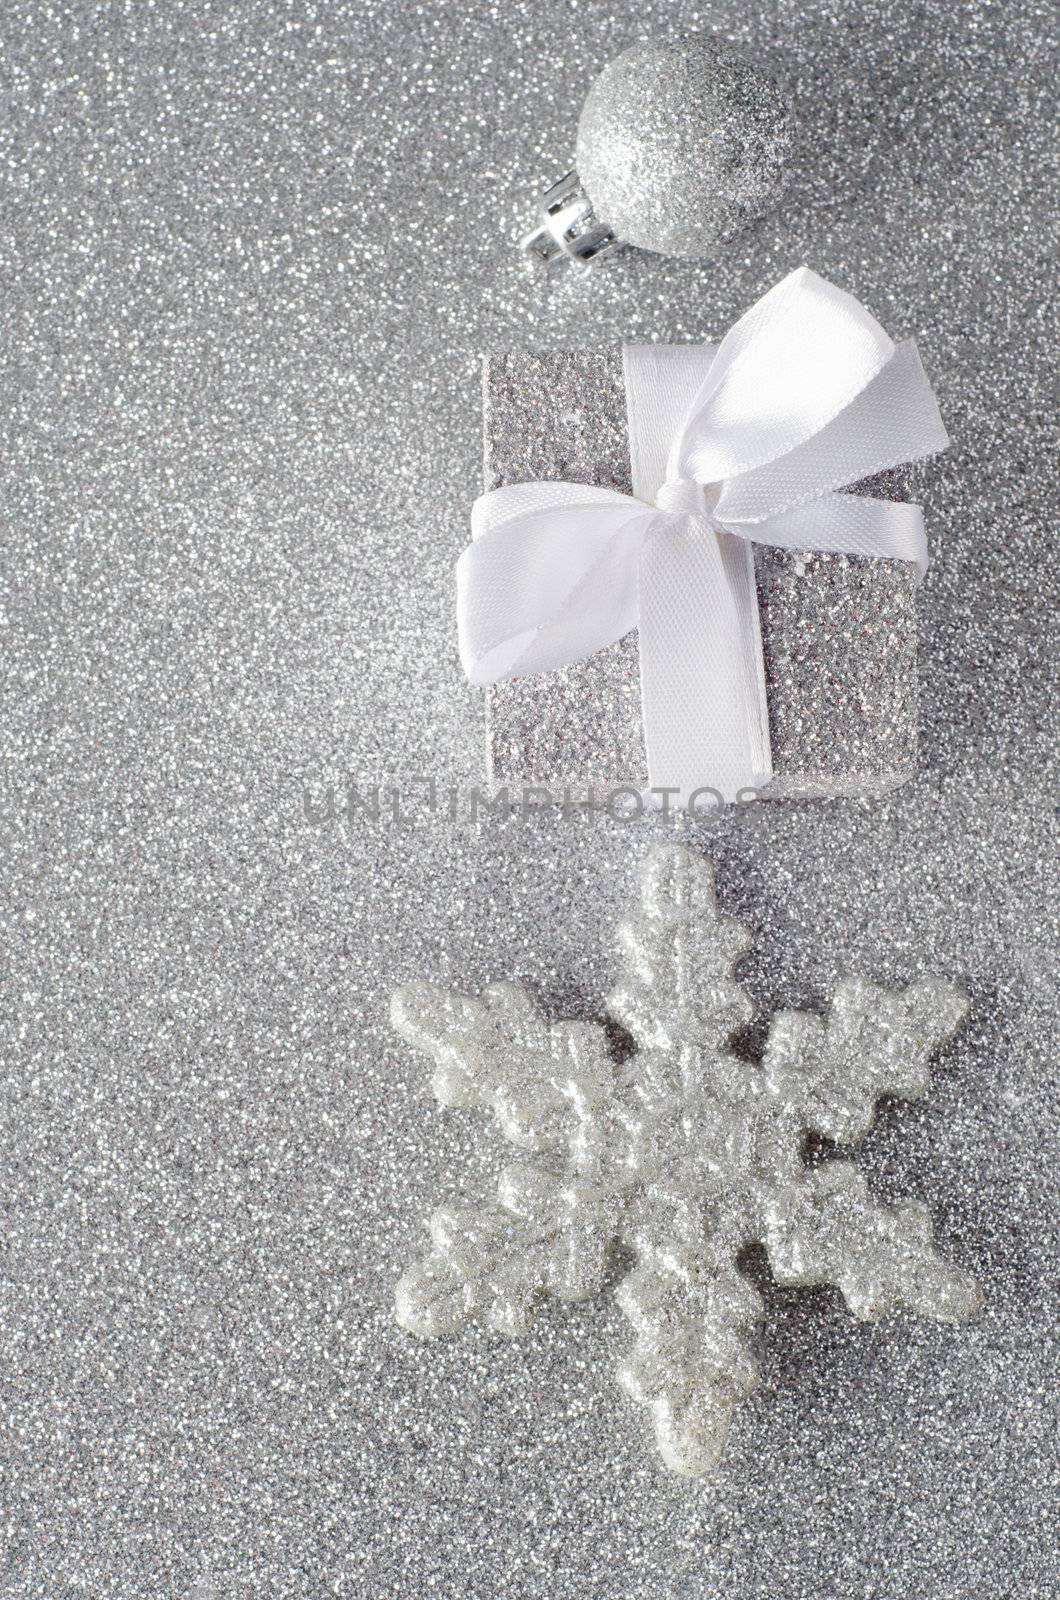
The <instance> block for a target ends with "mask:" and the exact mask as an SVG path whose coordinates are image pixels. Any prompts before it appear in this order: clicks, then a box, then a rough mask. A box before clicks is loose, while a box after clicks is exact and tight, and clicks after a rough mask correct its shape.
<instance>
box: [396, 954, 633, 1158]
mask: <svg viewBox="0 0 1060 1600" xmlns="http://www.w3.org/2000/svg"><path fill="white" fill-rule="evenodd" d="M390 1016H391V1021H392V1022H393V1024H394V1027H395V1028H396V1029H397V1031H398V1033H400V1034H401V1035H402V1037H403V1038H405V1039H407V1040H408V1042H409V1043H410V1044H411V1045H414V1046H415V1048H416V1049H417V1050H422V1051H423V1052H424V1053H425V1054H426V1055H430V1056H432V1057H433V1058H434V1063H435V1072H434V1078H433V1082H432V1087H433V1089H434V1093H435V1095H436V1097H437V1098H438V1100H440V1101H441V1103H442V1105H447V1106H471V1105H484V1106H489V1107H491V1108H492V1110H493V1112H494V1114H495V1116H496V1118H497V1121H498V1122H499V1124H500V1126H501V1129H502V1131H503V1132H504V1134H505V1137H506V1138H507V1139H509V1140H510V1141H511V1143H512V1144H514V1145H518V1146H520V1147H521V1148H523V1149H527V1150H554V1149H558V1148H560V1147H562V1146H563V1144H564V1142H565V1140H566V1139H567V1137H568V1135H569V1133H570V1132H571V1129H572V1127H573V1125H574V1123H575V1121H576V1118H577V1116H578V1114H579V1112H584V1111H585V1110H587V1109H588V1108H589V1107H590V1106H593V1105H596V1104H598V1103H599V1102H600V1101H602V1100H605V1099H606V1098H607V1096H608V1094H609V1093H610V1090H611V1084H612V1079H613V1073H614V1069H613V1066H612V1063H611V1059H610V1056H609V1053H608V1046H607V1035H606V1033H605V1032H604V1030H603V1028H601V1027H599V1026H598V1025H596V1024H594V1023H584V1022H559V1023H553V1024H549V1023H548V1022H546V1021H545V1019H544V1018H543V1017H542V1016H541V1015H540V1013H539V1011H538V1009H537V1007H536V1006H535V1005H534V1002H533V1001H532V1000H531V998H530V996H529V995H528V994H527V993H526V991H525V989H523V988H522V987H521V986H520V985H519V984H517V983H494V984H491V985H490V986H489V988H488V989H486V990H485V991H484V993H483V994H482V996H481V998H480V999H474V998H472V997H471V996H469V995H463V994H457V993H455V992H454V991H451V990H448V989H442V988H440V987H439V986H438V985H437V984H434V983H408V984H406V985H405V986H404V988H402V989H399V990H398V991H397V993H396V994H395V995H394V997H393V1000H392V1002H391V1007H390Z"/></svg>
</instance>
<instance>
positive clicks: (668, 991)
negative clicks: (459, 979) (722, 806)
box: [391, 844, 982, 1477]
mask: <svg viewBox="0 0 1060 1600" xmlns="http://www.w3.org/2000/svg"><path fill="white" fill-rule="evenodd" d="M750 943H751V940H750V937H749V935H748V932H747V929H746V928H745V927H744V926H743V925H742V923H739V922H737V921H736V920H735V919H734V918H732V917H726V916H724V915H722V914H721V913H720V912H719V909H718V905H717V900H716V897H715V893H714V877H713V873H712V872H711V869H710V866H709V864H708V863H707V862H706V861H704V860H703V859H702V858H701V857H700V856H699V854H698V853H697V852H695V851H692V850H689V849H687V848H686V847H685V846H684V845H675V844H657V845H656V846H655V847H654V849H653V850H651V851H650V852H649V855H648V857H647V860H646V862H645V866H644V872H643V877H642V884H641V897H640V905H639V907H638V909H637V911H636V912H635V914H634V915H633V916H632V917H631V918H630V920H629V921H628V922H623V923H622V924H621V926H620V928H619V946H620V972H621V976H620V979H619V984H618V987H617V989H615V990H613V991H612V993H611V994H610V995H609V996H608V999H607V1001H606V1004H605V1008H604V1009H605V1017H606V1018H607V1019H610V1020H611V1021H612V1022H617V1023H618V1024H620V1025H621V1026H622V1027H623V1028H624V1029H625V1030H626V1033H627V1035H628V1042H629V1043H630V1044H632V1046H633V1047H634V1048H633V1051H632V1054H630V1052H629V1051H628V1050H627V1051H624V1052H623V1059H622V1060H621V1061H620V1060H617V1059H616V1054H617V1052H616V1051H615V1049H614V1048H613V1046H612V1041H611V1040H610V1039H609V1037H608V1024H607V1021H604V1022H598V1023H595V1024H594V1023H591V1022H557V1023H551V1024H550V1023H549V1022H548V1021H547V1020H546V1019H545V1018H544V1017H542V1015H541V1013H540V1011H539V1010H538V1009H537V1007H536V1006H535V1004H534V1001H533V1000H532V998H531V997H530V995H528V994H527V992H526V990H525V989H524V988H523V987H522V986H521V985H520V984H517V983H496V984H491V985H490V986H489V988H488V989H486V991H485V992H484V993H483V994H482V995H481V996H479V997H474V996H471V995H465V994H461V993H460V992H459V991H458V990H447V989H442V988H440V987H439V986H438V985H437V984H434V983H429V982H419V983H410V984H406V985H405V987H404V988H402V989H399V990H398V991H397V992H396V994H395V995H394V999H393V1003H392V1006H391V1017H392V1020H393V1022H394V1025H395V1027H396V1028H397V1030H398V1032H399V1033H400V1034H402V1036H403V1037H404V1038H406V1039H407V1040H408V1041H409V1043H410V1044H412V1045H414V1046H415V1047H416V1048H417V1049H418V1050H421V1051H423V1052H424V1053H425V1054H427V1055H429V1056H431V1057H432V1059H433V1060H434V1063H435V1068H436V1070H435V1073H434V1078H433V1082H432V1088H433V1089H434V1093H435V1095H436V1096H437V1098H438V1100H439V1101H440V1103H441V1104H442V1105H444V1106H475V1105H478V1106H484V1107H486V1108H487V1109H490V1110H492V1111H493V1113H494V1116H495V1118H496V1121H497V1124H498V1126H499V1128H500V1130H501V1132H502V1133H503V1135H504V1137H505V1138H506V1139H507V1140H508V1141H509V1142H510V1143H511V1144H512V1145H514V1146H515V1148H516V1150H517V1151H518V1152H519V1153H520V1159H519V1160H517V1161H514V1162H512V1163H511V1164H510V1165H508V1166H506V1167H505V1168H504V1170H503V1172H502V1173H501V1176H500V1183H499V1185H498V1189H497V1198H496V1201H487V1202H486V1203H485V1204H484V1205H482V1204H480V1205H467V1204H456V1205H454V1204H448V1205H444V1206H442V1208H441V1209H440V1210H438V1211H436V1212H435V1213H434V1215H433V1216H432V1218H431V1239H432V1242H433V1248H432V1250H431V1253H430V1254H429V1255H428V1256H425V1257H424V1258H423V1260H422V1261H420V1262H418V1263H417V1264H416V1265H415V1266H414V1267H412V1268H411V1270H410V1271H408V1272H407V1273H406V1274H405V1276H404V1277H403V1278H402V1279H401V1281H400V1283H399V1284H398V1287H397V1296H396V1313H397V1319H398V1321H399V1322H400V1323H401V1325H402V1327H405V1328H408V1329H409V1331H410V1332H412V1333H417V1334H419V1335H421V1337H424V1338H431V1339H434V1338H438V1337H439V1335H441V1334H446V1333H453V1332H455V1331H456V1330H457V1329H458V1328H462V1327H463V1326H464V1325H465V1323H467V1322H469V1321H471V1320H478V1321H480V1322H483V1323H485V1324H486V1326H487V1327H490V1328H494V1329H496V1330H497V1332H498V1333H507V1334H511V1335H518V1334H525V1333H526V1332H527V1331H528V1330H529V1329H530V1327H531V1326H532V1324H533V1322H534V1319H535V1318H536V1316H537V1314H538V1312H539V1311H540V1309H541V1304H542V1302H543V1301H544V1299H545V1297H546V1296H547V1295H553V1296H555V1297H556V1298H557V1299H559V1300H566V1301H578V1300H589V1299H591V1298H592V1297H593V1296H594V1295H598V1294H600V1293H601V1291H602V1290H603V1288H604V1286H605V1285H606V1284H607V1283H608V1282H609V1280H610V1281H611V1282H614V1280H615V1279H616V1278H619V1279H622V1282H621V1286H620V1288H619V1290H618V1295H617V1299H618V1303H619V1305H620V1306H621V1308H622V1311H623V1312H624V1313H625V1316H626V1317H627V1318H628V1320H629V1321H630V1323H631V1324H632V1326H633V1330H634V1335H635V1338H634V1345H633V1350H632V1352H631V1353H630V1354H629V1355H627V1357H626V1359H625V1360H624V1361H623V1363H622V1365H621V1366H620V1368H619V1374H618V1375H619V1379H620V1381H621V1382H622V1384H623V1386H624V1387H625V1388H626V1389H627V1390H628V1391H629V1393H630V1394H631V1395H632V1397H633V1398H634V1400H638V1401H639V1402H640V1403H641V1404H642V1405H645V1406H647V1407H649V1409H650V1412H651V1416H652V1420H653V1423H654V1426H655V1438H656V1443H657V1445H658V1448H659V1453H660V1455H661V1456H662V1458H663V1460H664V1461H665V1462H666V1465H667V1466H668V1467H670V1468H672V1469H673V1471H675V1472H680V1473H684V1474H685V1475H687V1476H689V1477H698V1476H699V1475H701V1474H702V1473H705V1472H710V1471H712V1470H713V1469H714V1468H715V1467H716V1466H717V1465H718V1462H719V1461H720V1460H721V1457H722V1453H723V1451H724V1449H725V1440H726V1438H727V1437H728V1432H729V1425H730V1422H731V1420H732V1415H733V1412H734V1411H735V1409H736V1407H737V1406H738V1405H739V1403H740V1402H741V1401H742V1400H743V1399H744V1398H745V1397H746V1396H747V1395H748V1394H750V1393H751V1391H752V1390H753V1389H754V1388H755V1386H756V1384H757V1382H758V1375H759V1365H760V1363H759V1359H758V1352H757V1350H756V1343H757V1334H758V1328H759V1325H760V1323H761V1321H762V1315H763V1305H762V1297H761V1295H759V1294H758V1293H757V1291H756V1290H755V1289H754V1287H753V1285H752V1283H751V1281H750V1274H749V1272H748V1271H747V1268H746V1255H747V1252H748V1251H749V1250H750V1249H751V1247H752V1246H755V1245H757V1246H760V1247H762V1248H763V1249H764V1250H765V1252H766V1255H767V1258H768V1261H769V1265H770V1267H771V1268H772V1270H773V1273H774V1276H775V1277H776V1280H777V1282H778V1283H782V1284H784V1285H785V1286H787V1287H791V1288H795V1287H802V1288H805V1287H807V1286H812V1285H814V1284H825V1283H827V1284H831V1285H833V1286H834V1287H835V1288H838V1289H840V1290H841V1291H842V1294H843V1298H844V1300H845V1301H846V1303H847V1306H848V1308H849V1309H850V1311H852V1312H853V1314H854V1316H856V1317H861V1318H863V1319H869V1320H876V1319H877V1318H879V1317H882V1316H886V1315H888V1314H889V1313H891V1312H894V1311H901V1310H908V1311H912V1312H914V1313H915V1314H917V1315H918V1316H925V1317H934V1318H936V1319H937V1320H939V1321H941V1322H957V1321H961V1320H963V1319H964V1318H965V1317H968V1316H973V1315H974V1314H975V1312H976V1311H978V1310H979V1308H980V1306H981V1304H982V1294H981V1291H980V1290H979V1288H978V1286H977V1285H976V1284H975V1282H974V1280H972V1279H971V1278H970V1277H969V1276H968V1274H967V1273H964V1272H961V1270H960V1269H959V1268H957V1267H954V1266H952V1265H950V1264H948V1263H947V1262H945V1261H943V1260H941V1258H940V1257H939V1256H938V1255H937V1254H936V1253H935V1251H934V1249H933V1248H932V1242H931V1215H930V1212H929V1210H928V1209H927V1207H926V1206H924V1205H921V1204H920V1203H918V1202H914V1201H908V1200H907V1201H902V1202H899V1204H898V1205H896V1206H881V1205H878V1204H877V1203H876V1202H875V1201H873V1199H872V1198H871V1196H870V1194H869V1191H868V1187H867V1185H866V1183H865V1179H864V1178H863V1177H862V1175H861V1173H860V1172H859V1171H858V1169H857V1167H856V1166H854V1165H852V1164H851V1163H850V1162H849V1161H828V1162H825V1163H823V1164H821V1163H818V1164H816V1165H811V1164H810V1163H808V1162H806V1161H805V1160H804V1159H803V1151H804V1148H805V1146H806V1144H807V1140H808V1139H809V1138H810V1137H811V1136H817V1137H818V1138H820V1137H822V1136H823V1137H826V1138H831V1139H839V1140H842V1141H844V1142H850V1141H852V1140H858V1139H860V1138H862V1137H863V1136H864V1134H866V1133H867V1132H868V1130H869V1128H870V1127H871V1126H872V1123H873V1120H874V1118H875V1113H876V1103H877V1101H878V1100H880V1099H881V1097H882V1096H883V1095H885V1094H886V1095H897V1096H900V1097H901V1098H902V1099H906V1100H913V1099H917V1098H918V1097H919V1096H920V1095H922V1094H923V1093H924V1092H925V1091H926V1090H927V1088H928V1085H929V1082H930V1074H929V1070H928V1061H929V1058H930V1056H931V1054H932V1052H933V1051H934V1050H935V1049H937V1047H938V1046H939V1045H941V1044H943V1043H944V1042H945V1041H946V1040H947V1039H948V1038H949V1037H950V1036H951V1034H952V1033H953V1031H954V1029H955V1028H956V1027H957V1025H958V1024H959V1023H960V1020H961V1018H962V1017H963V1016H964V1014H965V1010H966V1004H965V1000H964V997H963V995H962V994H961V992H960V990H959V989H957V988H956V987H955V986H954V985H953V984H949V983H944V982H942V981H940V980H939V979H937V978H922V979H920V980H919V981H918V982H917V983H915V984H910V985H909V987H908V988H907V989H905V990H897V991H889V990H886V989H881V988H880V987H879V986H878V985H876V984H872V983H868V982H866V981H865V979H863V978H856V977H855V978H848V979H847V980H846V981H845V982H844V983H842V984H841V985H840V986H839V988H838V990H837V991H836V994H835V996H834V998H833V1000H832V1002H831V1006H830V1009H829V1014H828V1017H827V1019H822V1018H820V1017H818V1016H816V1015H815V1014H814V1013H813V1012H809V1011H783V1012H781V1013H780V1014H779V1015H778V1016H777V1017H775V1018H774V1019H773V1020H772V1022H771V1023H770V1025H769V1032H768V1035H767V1038H766V1042H765V1048H764V1051H763V1057H762V1062H761V1064H760V1065H755V1064H751V1063H748V1062H747V1061H744V1060H741V1059H740V1058H739V1057H738V1056H736V1055H735V1054H734V1053H733V1052H732V1050H731V1048H730V1045H731V1043H732V1038H733V1035H734V1034H735V1033H736V1031H737V1029H739V1028H740V1027H741V1026H743V1027H746V1025H747V1024H748V1023H749V1022H750V1021H751V1020H752V1018H753V1016H754V1007H753V1005H752V1004H751V1003H750V1001H749V1000H748V997H747V995H746V994H745V992H744V990H743V989H742V987H741V986H740V984H739V983H737V982H736V981H735V978H734V976H733V967H734V965H735V963H736V962H737V961H738V960H739V958H740V956H742V955H743V954H744V953H745V952H746V950H747V947H748V945H749V944H750ZM623 1257H624V1259H623Z"/></svg>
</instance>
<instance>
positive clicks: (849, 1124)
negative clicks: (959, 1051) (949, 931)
mask: <svg viewBox="0 0 1060 1600" xmlns="http://www.w3.org/2000/svg"><path fill="white" fill-rule="evenodd" d="M967 1009H968V1004H967V1001H966V1000H965V998H964V996H963V995H962V994H961V992H960V990H959V989H957V988H956V987H955V986H954V985H953V984H950V983H946V982H945V981H944V980H943V979H941V978H921V979H920V980H919V981H918V982H916V983H912V984H910V985H909V987H908V988H907V989H903V990H899V991H897V992H892V991H890V990H887V989H881V988H879V987H878V986H877V985H876V984H874V983H869V982H868V981H867V980H866V979H864V978H847V979H846V980H845V981H844V982H843V983H841V984H840V985H839V988H838V989H837V990H836V994H835V998H834V1000H833V1001H832V1005H831V1009H830V1011H829V1013H828V1016H827V1017H824V1018H822V1017H818V1016H814V1015H812V1014H810V1013H809V1012H806V1011H782V1012H781V1013H780V1014H779V1016H778V1017H777V1018H776V1019H775V1021H774V1023H773V1025H772V1027H771V1029H770V1033H769V1041H768V1043H767V1045H766V1052H765V1059H764V1063H763V1064H764V1067H765V1073H766V1081H767V1084H768V1087H769V1090H770V1092H771V1093H772V1094H774V1095H776V1096H777V1097H778V1098H779V1099H781V1100H783V1101H786V1102H787V1103H788V1104H790V1105H792V1106H793V1107H794V1108H796V1110H797V1111H798V1112H799V1113H800V1115H801V1116H802V1117H803V1119H804V1120H805V1124H806V1126H807V1128H812V1129H813V1130H814V1131H816V1132H817V1133H823V1134H825V1135H827V1137H828V1138H830V1139H835V1140H836V1141H837V1142H838V1143H841V1144H845V1143H849V1142H851V1141H853V1140H856V1139H860V1138H861V1137H862V1135H863V1134H865V1133H867V1132H868V1130H869V1128H870V1127H871V1126H872V1120H873V1117H874V1115H875V1110H876V1102H877V1101H878V1100H879V1098H880V1096H881V1095H885V1094H893V1095H899V1096H901V1097H902V1099H904V1100H916V1099H918V1098H919V1097H920V1096H921V1095H922V1094H924V1093H925V1092H926V1091H927V1089H928V1087H929V1085H930V1073H929V1070H928V1063H929V1060H930V1057H931V1055H932V1052H933V1051H934V1050H936V1049H937V1048H938V1047H939V1045H941V1044H943V1043H944V1042H945V1040H947V1039H948V1038H950V1036H951V1035H952V1034H953V1033H954V1032H955V1031H956V1029H957V1027H958V1025H959V1024H960V1021H961V1018H962V1017H963V1016H964V1014H965V1012H966V1010H967Z"/></svg>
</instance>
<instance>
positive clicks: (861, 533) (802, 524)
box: [733, 494, 928, 582]
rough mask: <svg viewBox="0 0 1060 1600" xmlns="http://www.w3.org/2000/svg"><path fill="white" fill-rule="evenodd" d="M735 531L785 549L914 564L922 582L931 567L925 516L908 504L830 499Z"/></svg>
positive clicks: (825, 497)
mask: <svg viewBox="0 0 1060 1600" xmlns="http://www.w3.org/2000/svg"><path fill="white" fill-rule="evenodd" d="M733 531H734V532H738V533H739V534H741V535H742V536H744V537H746V538H748V539H753V540H754V541H755V543H756V544H768V545H772V546H774V548H776V549H780V550H835V551H840V552H842V553H844V554H846V555H853V556H875V557H878V558H879V557H882V558H883V559H884V560H888V561H909V562H911V563H912V564H913V565H914V566H915V567H916V570H917V575H918V577H917V581H918V582H920V581H921V580H922V579H923V577H924V574H925V573H926V571H927V567H928V555H927V533H926V531H925V529H924V513H923V512H922V511H921V509H920V507H919V506H918V505H913V504H912V503H910V502H908V501H905V500H873V499H871V498H870V497H869V496H868V495H861V494H826V495H822V496H821V498H820V500H814V501H812V502H811V504H810V505H807V506H796V507H794V509H793V510H791V511H782V512H781V513H780V514H779V515H778V516H775V517H766V518H765V519H764V521H762V522H754V523H745V524H743V525H742V526H737V525H735V524H734V525H733Z"/></svg>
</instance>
